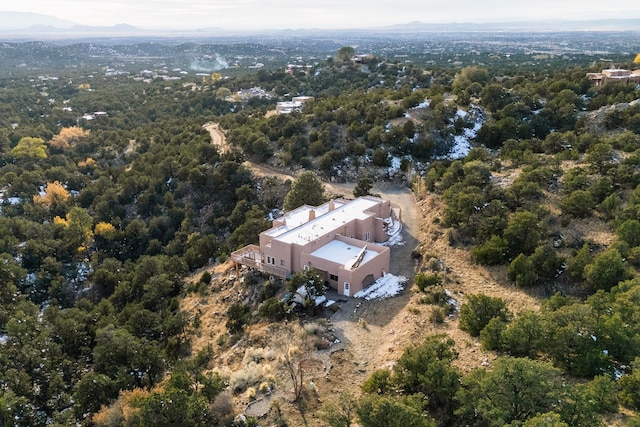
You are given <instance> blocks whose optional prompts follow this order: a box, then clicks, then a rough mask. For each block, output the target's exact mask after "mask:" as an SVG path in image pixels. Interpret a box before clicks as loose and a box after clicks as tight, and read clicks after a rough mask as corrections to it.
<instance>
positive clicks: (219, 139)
mask: <svg viewBox="0 0 640 427" xmlns="http://www.w3.org/2000/svg"><path fill="white" fill-rule="evenodd" d="M203 127H204V128H205V129H206V130H207V131H209V134H210V135H211V143H212V144H213V145H214V146H215V147H216V148H217V149H218V151H219V152H220V154H225V153H229V152H230V151H231V147H230V146H229V144H228V143H227V138H226V137H225V135H224V132H223V131H222V129H220V125H219V124H218V123H207V124H205V125H204V126H203Z"/></svg>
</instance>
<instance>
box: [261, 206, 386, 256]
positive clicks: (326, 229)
mask: <svg viewBox="0 0 640 427" xmlns="http://www.w3.org/2000/svg"><path fill="white" fill-rule="evenodd" d="M379 203H381V200H376V199H368V198H362V197H361V198H358V199H355V200H351V201H350V202H348V203H344V202H340V201H337V200H336V201H334V204H335V209H333V210H332V211H329V203H325V204H324V205H322V206H319V207H317V208H312V207H309V206H307V207H305V209H304V213H303V212H302V210H301V211H300V212H299V213H298V212H296V211H298V209H296V210H295V211H292V212H291V213H290V215H293V217H292V218H289V215H287V216H286V217H285V219H286V225H284V226H281V227H277V228H274V229H271V230H269V231H268V232H267V234H268V235H269V236H272V237H273V238H274V239H276V240H279V241H281V242H285V243H295V244H299V245H304V244H306V243H308V242H311V241H313V240H315V239H317V238H318V237H320V236H322V235H325V234H328V233H330V232H332V231H335V230H337V229H339V228H340V227H342V225H343V224H346V223H348V222H350V221H352V220H354V219H360V220H363V219H366V218H368V217H369V216H371V214H370V213H366V212H365V211H366V210H368V209H370V208H372V207H373V206H376V205H377V204H379ZM312 209H313V210H315V211H316V218H315V219H313V220H311V221H309V211H310V210H312Z"/></svg>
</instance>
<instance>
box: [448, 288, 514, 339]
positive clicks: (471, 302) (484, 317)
mask: <svg viewBox="0 0 640 427" xmlns="http://www.w3.org/2000/svg"><path fill="white" fill-rule="evenodd" d="M494 317H497V318H499V319H500V320H502V321H503V322H506V321H507V320H508V318H509V310H508V309H507V305H506V304H505V302H504V301H503V300H502V299H500V298H494V297H490V296H487V295H483V294H478V295H469V296H468V297H467V302H465V303H464V304H462V306H461V307H460V324H459V328H460V329H461V330H463V331H465V332H468V333H469V334H470V335H471V336H473V337H477V336H479V335H480V332H481V331H482V330H483V329H484V327H485V326H487V324H488V323H489V321H490V320H491V319H493V318H494Z"/></svg>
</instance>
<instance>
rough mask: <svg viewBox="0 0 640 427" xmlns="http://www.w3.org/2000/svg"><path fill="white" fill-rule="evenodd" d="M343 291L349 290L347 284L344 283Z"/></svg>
mask: <svg viewBox="0 0 640 427" xmlns="http://www.w3.org/2000/svg"><path fill="white" fill-rule="evenodd" d="M344 290H345V291H348V290H349V284H348V283H347V282H344Z"/></svg>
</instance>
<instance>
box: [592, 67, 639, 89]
mask: <svg viewBox="0 0 640 427" xmlns="http://www.w3.org/2000/svg"><path fill="white" fill-rule="evenodd" d="M587 78H588V79H589V80H591V83H593V84H594V85H595V86H601V85H603V84H605V83H608V82H625V83H629V82H634V83H640V70H636V71H629V70H622V69H619V68H609V69H606V70H602V72H601V73H587Z"/></svg>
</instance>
